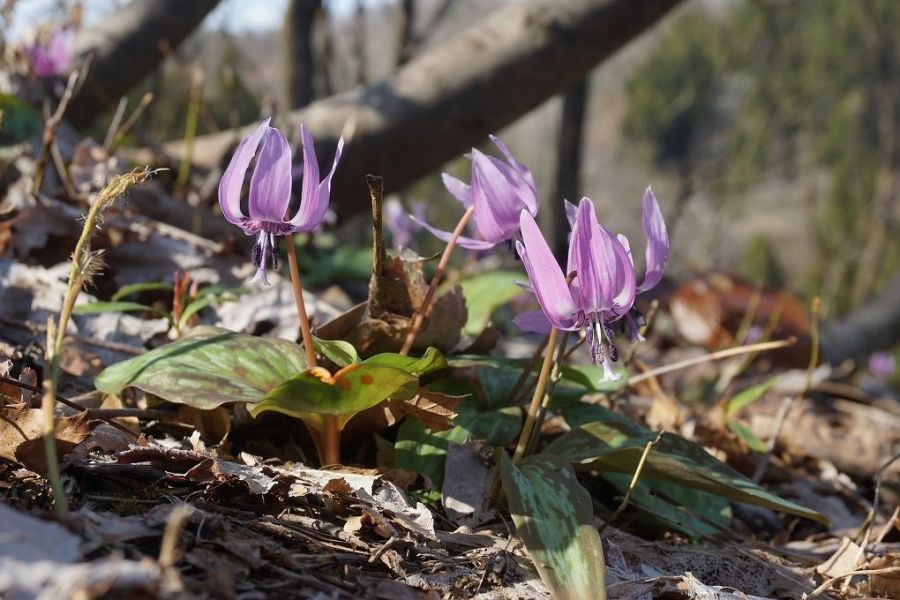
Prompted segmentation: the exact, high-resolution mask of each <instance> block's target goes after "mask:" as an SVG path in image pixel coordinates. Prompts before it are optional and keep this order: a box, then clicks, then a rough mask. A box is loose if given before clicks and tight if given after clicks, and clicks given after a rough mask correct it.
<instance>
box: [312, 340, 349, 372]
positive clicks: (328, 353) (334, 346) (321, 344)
mask: <svg viewBox="0 0 900 600" xmlns="http://www.w3.org/2000/svg"><path fill="white" fill-rule="evenodd" d="M313 347H314V348H315V349H316V352H317V353H318V354H321V355H322V356H324V357H325V358H327V359H328V360H330V361H331V362H333V363H334V364H336V365H337V366H339V367H346V366H347V365H352V364H353V363H355V362H359V355H358V354H357V353H356V348H354V347H353V344H351V343H350V342H345V341H343V340H320V339H319V338H317V337H314V338H313Z"/></svg>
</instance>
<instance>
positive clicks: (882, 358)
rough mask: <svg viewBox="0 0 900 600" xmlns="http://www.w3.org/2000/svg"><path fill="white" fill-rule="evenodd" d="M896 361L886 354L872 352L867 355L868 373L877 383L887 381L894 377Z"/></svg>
mask: <svg viewBox="0 0 900 600" xmlns="http://www.w3.org/2000/svg"><path fill="white" fill-rule="evenodd" d="M896 369H897V361H896V360H895V359H894V357H893V355H891V354H888V353H887V352H873V353H872V354H871V355H869V372H870V373H871V374H872V376H873V377H875V379H878V380H879V381H887V380H888V379H890V378H891V377H892V376H893V375H894V371H896Z"/></svg>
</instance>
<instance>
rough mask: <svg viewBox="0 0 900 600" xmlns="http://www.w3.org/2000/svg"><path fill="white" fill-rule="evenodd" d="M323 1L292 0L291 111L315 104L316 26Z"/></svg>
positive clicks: (287, 39)
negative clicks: (314, 47) (314, 35)
mask: <svg viewBox="0 0 900 600" xmlns="http://www.w3.org/2000/svg"><path fill="white" fill-rule="evenodd" d="M321 8H322V0H290V2H288V7H287V10H286V11H285V15H284V29H283V31H282V36H283V39H282V47H283V50H284V106H285V108H286V109H288V110H291V109H294V108H300V107H301V106H306V105H307V104H309V103H310V102H312V101H313V98H314V97H315V89H314V86H313V79H314V69H315V59H314V56H313V55H314V53H313V27H314V25H315V23H316V13H317V12H318V11H319V10H321Z"/></svg>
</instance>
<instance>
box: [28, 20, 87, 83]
mask: <svg viewBox="0 0 900 600" xmlns="http://www.w3.org/2000/svg"><path fill="white" fill-rule="evenodd" d="M22 51H23V52H24V53H25V57H26V58H27V59H28V63H29V64H30V66H31V70H32V71H34V73H35V74H36V75H38V76H39V77H53V76H56V75H61V74H63V73H66V72H67V71H68V70H69V68H70V67H71V66H72V59H73V58H74V53H75V31H74V30H72V29H68V28H59V29H54V30H53V32H52V33H51V34H50V37H49V39H48V38H45V39H43V40H41V39H39V38H36V39H35V40H34V42H32V43H31V44H28V45H25V46H23V47H22Z"/></svg>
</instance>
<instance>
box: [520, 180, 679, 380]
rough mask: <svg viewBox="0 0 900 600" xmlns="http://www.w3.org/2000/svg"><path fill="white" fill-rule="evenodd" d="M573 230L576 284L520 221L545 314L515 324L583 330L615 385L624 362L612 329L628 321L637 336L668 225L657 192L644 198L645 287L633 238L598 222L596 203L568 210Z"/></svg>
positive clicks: (664, 256)
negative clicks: (639, 298) (617, 365)
mask: <svg viewBox="0 0 900 600" xmlns="http://www.w3.org/2000/svg"><path fill="white" fill-rule="evenodd" d="M566 212H567V214H568V216H569V220H570V223H571V225H572V236H571V239H570V241H569V255H568V264H567V267H566V268H567V272H568V274H569V276H570V277H571V284H570V283H568V282H567V281H566V277H565V276H564V275H563V272H562V270H561V269H560V267H559V265H558V264H557V262H556V259H555V258H554V257H553V253H552V252H551V251H550V246H549V245H548V244H547V241H546V240H545V239H544V236H543V235H541V232H540V229H538V226H537V223H535V221H534V218H533V217H532V216H531V215H530V214H528V212H527V211H524V210H523V211H522V212H521V215H520V228H521V232H522V242H517V244H516V249H517V250H518V252H519V256H521V257H522V263H523V264H524V265H525V270H526V271H527V273H528V279H529V280H530V281H531V285H532V287H533V288H534V293H535V295H536V296H537V300H538V303H539V304H540V306H541V311H540V312H537V313H526V314H523V315H520V316H519V317H517V318H516V323H517V324H518V325H519V326H520V327H521V328H522V329H525V330H528V331H547V330H548V328H549V326H550V325H552V326H553V327H556V328H558V329H562V330H565V331H576V330H579V329H584V330H585V332H586V335H587V340H588V346H589V347H590V357H591V362H592V363H594V364H597V363H599V364H600V365H601V366H602V367H603V380H604V381H609V380H616V379H618V376H617V375H616V374H615V372H614V371H613V369H612V364H611V363H612V362H615V361H616V360H618V354H619V353H618V350H617V348H616V345H615V333H614V331H613V324H614V323H616V322H617V321H619V320H620V319H623V318H625V323H626V324H627V326H628V329H629V330H630V331H631V332H632V336H633V337H637V335H638V333H637V330H638V327H639V321H640V319H641V318H642V317H641V316H640V313H639V312H637V311H636V310H635V309H634V299H635V296H636V294H637V292H638V291H646V290H648V289H650V288H652V287H653V286H655V285H656V284H657V283H659V280H660V279H661V278H662V273H663V271H664V269H665V265H666V261H667V260H668V256H669V241H668V235H667V233H666V226H665V222H664V221H663V217H662V212H661V211H660V210H659V205H658V203H657V201H656V197H655V196H654V195H653V192H652V191H651V190H650V188H647V191H646V192H645V193H644V213H643V217H644V219H643V220H644V223H643V225H644V227H643V228H644V233H645V234H646V235H647V240H648V244H647V272H646V274H645V276H644V279H643V281H642V282H641V284H640V285H637V283H636V279H635V273H634V260H633V258H632V256H631V250H630V246H629V243H628V239H627V238H626V237H625V236H623V235H618V236H616V235H613V234H612V233H611V232H609V231H607V230H606V229H605V228H604V227H602V226H601V225H600V224H599V222H598V221H597V215H596V213H595V212H594V203H593V202H591V201H590V200H589V199H588V198H583V199H582V200H581V202H580V203H579V205H578V206H577V207H575V206H573V205H571V204H568V203H567V206H566Z"/></svg>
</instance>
